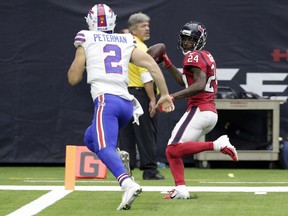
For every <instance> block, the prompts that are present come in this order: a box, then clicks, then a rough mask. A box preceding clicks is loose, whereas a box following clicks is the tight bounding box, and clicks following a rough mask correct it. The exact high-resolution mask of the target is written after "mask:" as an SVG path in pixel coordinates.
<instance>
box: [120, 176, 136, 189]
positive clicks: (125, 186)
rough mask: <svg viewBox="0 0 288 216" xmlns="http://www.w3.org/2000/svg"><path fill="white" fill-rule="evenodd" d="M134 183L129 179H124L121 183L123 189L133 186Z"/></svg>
mask: <svg viewBox="0 0 288 216" xmlns="http://www.w3.org/2000/svg"><path fill="white" fill-rule="evenodd" d="M133 183H134V181H133V180H132V179H131V178H126V179H125V180H124V181H123V182H122V188H123V189H125V188H127V187H128V186H130V185H131V184H133Z"/></svg>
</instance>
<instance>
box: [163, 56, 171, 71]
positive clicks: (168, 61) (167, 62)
mask: <svg viewBox="0 0 288 216" xmlns="http://www.w3.org/2000/svg"><path fill="white" fill-rule="evenodd" d="M163 62H164V67H165V68H169V67H171V65H172V62H171V60H170V59H169V57H168V56H167V54H166V53H165V54H164V55H163Z"/></svg>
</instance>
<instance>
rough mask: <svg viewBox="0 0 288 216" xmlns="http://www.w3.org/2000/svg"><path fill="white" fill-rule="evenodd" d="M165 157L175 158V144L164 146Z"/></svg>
mask: <svg viewBox="0 0 288 216" xmlns="http://www.w3.org/2000/svg"><path fill="white" fill-rule="evenodd" d="M166 157H167V158H175V157H177V150H176V145H173V144H172V145H168V146H167V148H166Z"/></svg>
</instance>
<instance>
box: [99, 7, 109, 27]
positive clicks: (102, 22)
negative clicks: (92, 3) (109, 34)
mask: <svg viewBox="0 0 288 216" xmlns="http://www.w3.org/2000/svg"><path fill="white" fill-rule="evenodd" d="M97 16H98V26H100V27H105V26H107V21H106V15H105V10H104V6H103V4H98V8H97Z"/></svg>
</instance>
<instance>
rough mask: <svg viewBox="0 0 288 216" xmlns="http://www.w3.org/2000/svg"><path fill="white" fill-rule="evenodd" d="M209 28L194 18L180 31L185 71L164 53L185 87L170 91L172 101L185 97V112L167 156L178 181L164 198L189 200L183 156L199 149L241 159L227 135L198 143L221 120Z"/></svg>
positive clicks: (174, 131) (175, 77)
mask: <svg viewBox="0 0 288 216" xmlns="http://www.w3.org/2000/svg"><path fill="white" fill-rule="evenodd" d="M206 39H207V31H206V28H205V26H204V25H202V24H201V23H199V22H195V21H191V22H188V23H186V24H185V25H184V26H183V27H182V29H181V30H180V35H179V40H178V47H179V48H180V49H181V50H182V52H183V54H184V60H183V73H182V72H181V71H179V70H178V69H177V68H176V67H175V66H174V65H173V64H172V62H171V60H170V59H169V57H168V56H167V54H164V56H163V57H164V61H163V63H164V66H165V67H166V68H167V70H168V71H169V72H170V73H171V75H172V76H173V77H174V79H175V80H176V81H177V83H178V84H180V85H181V86H183V87H185V88H184V89H183V90H180V91H178V92H175V93H173V94H171V98H172V100H176V99H181V98H186V99H187V101H188V107H187V110H186V112H185V113H184V114H183V116H182V117H181V118H180V120H179V121H178V123H177V124H176V125H175V127H174V129H173V131H172V133H171V137H170V139H169V141H168V146H167V148H166V157H167V160H168V162H169V166H170V169H171V172H172V175H173V178H174V181H175V185H176V188H175V189H173V190H172V191H171V192H170V193H169V194H168V195H167V196H165V197H163V198H165V199H189V198H190V195H189V192H188V190H187V188H186V185H185V180H184V163H183V160H182V157H184V156H188V155H192V154H197V153H199V152H203V151H208V150H215V151H220V152H222V153H224V154H227V155H229V156H230V157H231V158H232V159H233V160H234V161H237V160H238V156H237V152H236V149H235V147H234V146H232V145H231V143H230V142H229V138H228V137H227V135H223V136H221V137H219V138H218V139H217V140H215V141H208V142H199V141H198V140H199V138H200V137H201V136H203V135H205V134H207V133H208V132H210V131H211V130H212V129H213V128H214V127H215V125H216V123H217V120H218V115H217V110H216V106H215V101H214V97H215V94H216V92H217V88H218V86H217V79H216V62H215V60H214V58H213V56H212V55H211V53H210V52H208V51H205V50H202V48H203V47H204V46H205V44H206Z"/></svg>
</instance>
